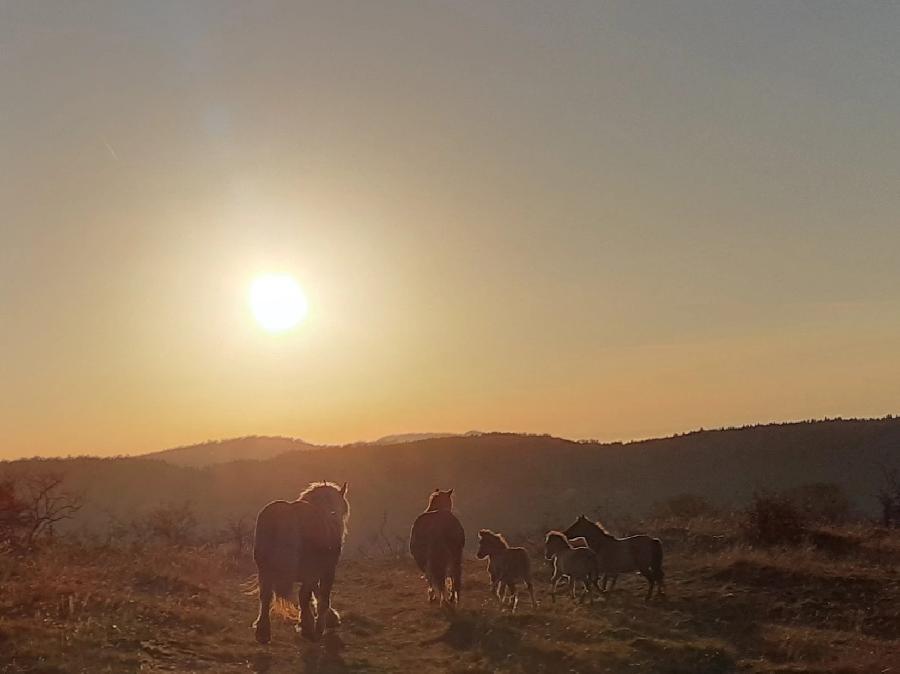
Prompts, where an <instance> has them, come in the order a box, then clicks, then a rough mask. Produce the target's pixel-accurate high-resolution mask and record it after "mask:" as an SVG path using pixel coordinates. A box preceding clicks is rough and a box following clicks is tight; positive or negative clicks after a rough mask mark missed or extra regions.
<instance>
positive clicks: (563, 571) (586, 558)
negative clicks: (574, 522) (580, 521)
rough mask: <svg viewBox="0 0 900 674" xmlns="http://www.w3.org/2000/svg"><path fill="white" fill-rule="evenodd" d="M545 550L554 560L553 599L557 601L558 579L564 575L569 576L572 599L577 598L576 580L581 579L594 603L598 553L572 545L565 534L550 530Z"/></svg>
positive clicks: (582, 598) (585, 590)
mask: <svg viewBox="0 0 900 674" xmlns="http://www.w3.org/2000/svg"><path fill="white" fill-rule="evenodd" d="M544 552H545V556H546V558H547V559H552V560H553V577H552V578H551V579H550V593H551V594H550V597H551V598H552V599H553V601H556V584H557V581H559V579H560V577H562V576H568V577H569V592H570V593H571V594H572V599H575V581H580V582H581V583H582V584H583V585H584V593H585V594H588V595H590V599H591V604H593V603H594V591H593V587H594V585H596V583H597V577H598V576H599V573H600V572H599V568H598V564H597V555H595V554H594V552H593V550H591V549H590V548H575V547H572V543H571V542H570V541H569V539H568V538H566V537H565V535H564V534H561V533H560V532H558V531H550V532H548V533H547V539H546V541H545V543H544ZM581 601H584V594H582V595H581Z"/></svg>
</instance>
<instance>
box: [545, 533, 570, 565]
mask: <svg viewBox="0 0 900 674" xmlns="http://www.w3.org/2000/svg"><path fill="white" fill-rule="evenodd" d="M570 547H572V546H571V545H569V540H568V538H566V536H565V534H563V533H561V532H559V531H548V532H547V538H546V539H545V540H544V557H545V558H546V559H553V557H555V556H556V555H558V554H559V553H560V551H562V550H564V549H566V548H570Z"/></svg>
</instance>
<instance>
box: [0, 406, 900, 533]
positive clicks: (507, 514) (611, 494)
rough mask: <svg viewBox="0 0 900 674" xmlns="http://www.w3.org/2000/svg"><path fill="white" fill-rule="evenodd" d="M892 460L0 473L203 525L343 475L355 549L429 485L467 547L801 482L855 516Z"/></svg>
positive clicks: (94, 503) (784, 432) (807, 442)
mask: <svg viewBox="0 0 900 674" xmlns="http://www.w3.org/2000/svg"><path fill="white" fill-rule="evenodd" d="M240 442H245V441H230V443H229V442H225V443H220V446H222V447H225V448H228V451H232V450H233V444H231V443H240ZM208 449H211V448H208ZM244 455H246V453H245V454H244ZM156 456H157V457H160V458H166V457H167V455H166V453H160V454H157V455H156ZM169 456H171V455H169ZM176 456H177V455H176ZM891 465H893V466H900V419H896V418H885V419H875V420H829V421H813V422H803V423H788V424H773V425H765V426H755V427H746V428H739V429H729V430H716V431H698V432H693V433H688V434H685V435H680V436H676V437H670V438H664V439H657V440H646V441H641V442H633V443H626V444H622V443H611V444H601V443H584V442H582V443H579V442H572V441H569V440H564V439H561V438H555V437H550V436H534V435H517V434H506V433H487V434H483V435H472V436H461V437H439V438H427V439H422V440H418V441H413V442H406V443H400V444H389V445H382V444H374V443H373V444H367V443H360V444H355V445H347V446H343V447H330V448H321V449H311V448H310V447H309V446H308V445H305V444H303V449H300V450H297V451H292V450H288V451H286V452H284V453H281V452H279V453H278V454H277V455H275V456H270V457H269V458H265V459H263V460H240V461H227V462H218V463H214V462H213V463H211V465H206V466H203V467H193V466H181V465H173V464H172V463H169V462H167V461H161V460H158V458H157V459H148V458H146V457H135V458H115V459H95V458H73V459H47V460H34V459H30V460H23V461H14V462H5V463H3V464H0V472H9V471H12V472H16V471H21V470H38V469H52V470H57V471H62V472H65V473H66V474H67V482H68V484H69V485H70V486H71V487H72V488H74V489H79V490H83V492H84V493H85V496H86V501H87V506H86V507H85V509H84V511H83V512H82V513H81V516H80V517H79V520H78V525H79V526H80V525H85V524H96V523H102V522H103V520H104V518H106V519H110V518H113V517H116V518H125V519H127V518H129V517H135V516H138V515H139V514H140V513H141V512H143V511H145V510H146V509H148V508H152V507H154V506H157V505H158V504H160V503H178V502H184V501H190V502H191V503H192V504H193V506H194V508H195V510H196V512H197V515H198V521H199V523H200V525H201V526H205V527H208V528H211V529H213V528H216V527H219V526H221V524H222V523H223V522H224V521H225V519H227V518H229V517H235V516H246V517H248V518H252V517H253V516H255V513H256V512H257V511H258V510H259V508H260V507H261V506H263V505H264V504H265V503H266V502H268V501H270V500H273V499H278V498H288V499H290V498H294V497H295V496H296V495H297V493H298V492H299V491H300V490H301V489H302V488H303V487H304V486H305V485H306V484H307V483H308V482H310V481H317V480H322V479H329V480H335V481H344V480H347V481H349V482H350V496H351V502H352V508H353V511H352V523H351V533H350V539H349V544H350V546H351V548H353V547H354V546H357V545H359V544H361V543H365V542H366V541H367V540H369V539H370V537H371V536H372V535H374V534H375V533H377V532H378V530H379V529H380V527H381V524H382V522H383V521H384V519H385V517H386V518H387V523H386V526H385V527H384V533H386V534H387V535H388V536H401V537H402V536H404V535H405V534H406V532H407V531H408V527H409V524H410V522H411V521H412V519H413V517H414V516H415V514H416V513H417V512H419V511H421V510H422V508H423V506H424V504H425V500H426V497H427V494H428V493H429V492H430V491H431V490H432V489H433V488H434V487H438V486H439V487H442V488H446V487H455V489H456V492H455V495H456V505H457V509H458V511H459V514H460V517H461V518H462V519H463V522H464V524H465V525H466V527H467V530H468V531H469V532H470V538H474V535H475V531H476V530H477V528H479V527H492V528H499V529H502V530H505V531H507V532H510V533H514V532H517V531H522V530H526V529H537V528H539V527H545V526H563V525H565V524H567V523H568V522H569V521H570V520H571V519H572V518H574V517H575V516H576V515H577V514H579V513H581V512H586V513H595V514H597V515H599V516H603V517H606V518H608V519H610V520H611V521H612V522H613V523H615V522H616V521H622V520H624V519H625V518H631V517H639V516H641V515H643V514H645V513H646V511H647V510H648V508H649V507H650V506H651V505H652V504H653V503H654V502H656V501H659V500H662V499H665V498H668V497H670V496H673V495H676V494H680V493H693V494H698V495H702V496H704V497H706V498H707V499H709V500H710V501H712V502H713V503H714V504H717V505H719V506H723V507H730V506H741V505H743V504H744V503H745V502H746V501H747V499H748V498H749V497H750V496H751V494H752V493H753V492H754V491H755V490H758V489H778V488H788V487H793V486H797V485H800V484H805V483H812V482H833V483H836V484H839V485H840V486H841V487H843V489H844V490H845V491H846V493H847V495H848V496H849V497H850V499H851V501H852V502H853V505H854V506H855V507H856V508H857V510H858V511H860V512H862V513H865V514H870V515H874V514H875V512H876V509H877V501H876V495H877V492H878V489H879V487H880V486H881V480H882V470H883V467H884V466H891Z"/></svg>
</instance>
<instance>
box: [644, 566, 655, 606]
mask: <svg viewBox="0 0 900 674" xmlns="http://www.w3.org/2000/svg"><path fill="white" fill-rule="evenodd" d="M641 575H642V576H643V577H644V578H646V579H647V595H646V596H645V597H644V601H650V597H652V596H653V586H654V585H655V584H656V583H655V582H654V580H653V571H651V570H650V569H641Z"/></svg>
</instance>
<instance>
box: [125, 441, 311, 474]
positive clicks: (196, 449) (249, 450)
mask: <svg viewBox="0 0 900 674" xmlns="http://www.w3.org/2000/svg"><path fill="white" fill-rule="evenodd" d="M311 449H320V447H319V446H317V445H311V444H309V443H308V442H304V441H303V440H299V439H297V438H284V437H278V436H259V435H251V436H248V437H245V438H230V439H228V440H211V441H209V442H203V443H200V444H197V445H189V446H186V447H175V448H173V449H164V450H162V451H159V452H150V453H149V454H142V455H140V456H141V458H144V459H159V460H161V461H166V462H168V463H171V464H173V465H176V466H193V467H201V466H211V465H213V464H217V463H228V462H229V461H241V460H257V461H261V460H264V459H270V458H272V457H273V456H278V455H279V454H284V453H285V452H297V451H308V450H311Z"/></svg>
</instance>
